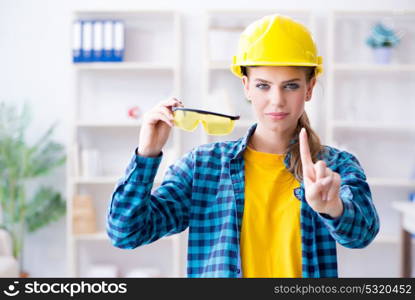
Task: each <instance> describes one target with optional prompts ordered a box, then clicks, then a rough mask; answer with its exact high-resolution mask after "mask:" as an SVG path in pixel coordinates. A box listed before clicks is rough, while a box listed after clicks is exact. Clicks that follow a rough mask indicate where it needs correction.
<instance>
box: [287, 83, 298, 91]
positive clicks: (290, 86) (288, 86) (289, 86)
mask: <svg viewBox="0 0 415 300" xmlns="http://www.w3.org/2000/svg"><path fill="white" fill-rule="evenodd" d="M299 87H300V86H299V85H298V84H297V83H289V84H287V85H286V86H285V88H287V89H288V90H296V89H298V88H299Z"/></svg>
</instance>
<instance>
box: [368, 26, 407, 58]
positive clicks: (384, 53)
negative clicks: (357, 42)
mask: <svg viewBox="0 0 415 300" xmlns="http://www.w3.org/2000/svg"><path fill="white" fill-rule="evenodd" d="M400 39H401V37H400V36H398V34H397V33H396V32H395V31H394V30H393V29H392V28H389V27H388V26H386V25H384V24H382V23H377V24H375V25H374V26H373V28H372V33H371V35H370V36H369V37H368V38H367V39H366V44H367V45H368V46H370V47H371V48H372V49H373V53H374V59H375V62H376V63H380V64H388V63H390V61H391V57H392V48H394V47H396V46H397V45H398V44H399V42H400Z"/></svg>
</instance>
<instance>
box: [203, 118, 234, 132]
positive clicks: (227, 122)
mask: <svg viewBox="0 0 415 300" xmlns="http://www.w3.org/2000/svg"><path fill="white" fill-rule="evenodd" d="M234 124H235V122H234V120H231V119H229V118H226V117H220V116H215V115H204V116H203V127H204V128H205V130H206V132H207V133H208V134H210V135H225V134H229V133H231V132H232V130H233V127H234Z"/></svg>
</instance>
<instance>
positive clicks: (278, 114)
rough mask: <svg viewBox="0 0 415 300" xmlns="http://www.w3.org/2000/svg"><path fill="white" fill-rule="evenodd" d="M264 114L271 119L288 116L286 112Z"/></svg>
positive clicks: (280, 118)
mask: <svg viewBox="0 0 415 300" xmlns="http://www.w3.org/2000/svg"><path fill="white" fill-rule="evenodd" d="M266 115H267V116H269V117H270V118H271V119H273V120H282V119H284V118H285V117H286V116H288V113H266Z"/></svg>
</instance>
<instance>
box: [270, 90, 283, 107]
mask: <svg viewBox="0 0 415 300" xmlns="http://www.w3.org/2000/svg"><path fill="white" fill-rule="evenodd" d="M270 103H271V104H272V105H276V106H284V105H285V97H284V95H283V93H282V92H281V91H280V90H277V91H272V92H271V93H270Z"/></svg>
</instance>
